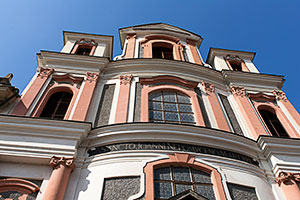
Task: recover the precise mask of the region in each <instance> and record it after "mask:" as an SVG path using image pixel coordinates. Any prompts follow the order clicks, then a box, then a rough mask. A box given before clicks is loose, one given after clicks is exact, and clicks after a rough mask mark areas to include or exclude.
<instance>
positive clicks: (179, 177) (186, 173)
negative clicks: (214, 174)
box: [174, 167, 191, 182]
mask: <svg viewBox="0 0 300 200" xmlns="http://www.w3.org/2000/svg"><path fill="white" fill-rule="evenodd" d="M174 180H175V181H185V182H191V175H190V169H189V168H186V167H174Z"/></svg>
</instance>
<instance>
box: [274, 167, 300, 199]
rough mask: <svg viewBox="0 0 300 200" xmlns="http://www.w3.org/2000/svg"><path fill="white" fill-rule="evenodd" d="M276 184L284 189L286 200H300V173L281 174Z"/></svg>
mask: <svg viewBox="0 0 300 200" xmlns="http://www.w3.org/2000/svg"><path fill="white" fill-rule="evenodd" d="M276 183H277V184H278V185H279V187H280V188H281V189H282V191H283V193H284V195H285V197H286V199H288V200H298V199H300V188H299V186H298V185H299V183H300V173H292V172H280V173H279V174H278V176H277V178H276Z"/></svg>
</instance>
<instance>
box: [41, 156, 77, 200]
mask: <svg viewBox="0 0 300 200" xmlns="http://www.w3.org/2000/svg"><path fill="white" fill-rule="evenodd" d="M50 166H51V167H52V168H53V171H52V174H51V177H50V180H49V182H48V186H47V188H46V191H45V193H44V195H43V198H42V199H43V200H63V199H64V195H65V191H66V189H67V185H68V182H69V177H70V174H71V172H72V170H73V169H74V167H75V165H74V158H65V157H56V156H53V157H52V158H51V160H50Z"/></svg>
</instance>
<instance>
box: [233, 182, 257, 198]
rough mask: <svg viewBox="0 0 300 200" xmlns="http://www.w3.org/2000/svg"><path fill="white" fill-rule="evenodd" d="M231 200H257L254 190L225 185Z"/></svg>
mask: <svg viewBox="0 0 300 200" xmlns="http://www.w3.org/2000/svg"><path fill="white" fill-rule="evenodd" d="M227 186H228V189H229V192H230V196H231V199H232V200H258V197H257V195H256V192H255V188H252V187H246V186H242V185H237V184H232V183H227Z"/></svg>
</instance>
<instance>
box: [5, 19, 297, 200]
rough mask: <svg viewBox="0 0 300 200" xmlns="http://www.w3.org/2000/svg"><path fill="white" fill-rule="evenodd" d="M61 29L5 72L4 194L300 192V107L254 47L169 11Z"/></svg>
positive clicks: (73, 199)
mask: <svg viewBox="0 0 300 200" xmlns="http://www.w3.org/2000/svg"><path fill="white" fill-rule="evenodd" d="M119 34H120V42H121V47H122V49H123V53H122V55H119V56H116V57H115V58H112V56H113V55H112V52H113V37H112V36H104V35H96V34H86V33H77V32H63V37H64V47H63V48H62V50H61V51H60V52H54V51H41V52H40V53H38V54H37V60H38V67H37V70H36V74H35V75H34V76H33V78H32V80H31V81H30V83H29V84H28V85H27V87H26V88H25V90H24V91H23V92H22V94H21V95H18V90H17V89H16V88H14V87H13V86H11V84H10V80H11V78H12V75H8V76H6V77H3V78H0V89H1V90H0V112H1V115H0V127H1V129H0V132H1V133H0V134H1V137H0V143H1V146H0V199H1V200H2V199H3V200H5V199H13V200H17V199H19V200H21V199H22V200H34V199H37V200H63V199H65V200H87V199H93V200H127V199H128V200H141V199H145V200H154V199H155V200H166V199H174V200H175V199H208V200H225V199H228V200H230V199H232V200H245V199H249V200H250V199H251V200H256V199H257V200H258V199H259V200H284V199H286V200H296V199H300V188H299V186H300V164H299V163H300V154H299V152H300V140H299V138H300V116H299V114H298V112H297V111H296V109H295V108H294V107H293V106H292V104H291V103H290V102H289V100H288V99H287V97H286V95H285V93H284V92H283V91H282V86H283V84H284V77H283V76H278V75H271V74H263V73H260V72H259V70H258V68H257V67H256V66H255V64H254V63H253V60H254V57H255V53H254V52H245V51H237V50H228V49H219V48H211V49H210V50H209V53H208V56H207V59H206V61H204V59H203V58H202V56H201V54H200V52H199V47H200V45H201V42H202V37H201V36H199V35H197V34H195V33H192V32H190V31H187V30H184V29H181V28H178V27H175V26H171V25H168V24H164V23H154V24H145V25H139V26H132V27H126V28H121V29H119Z"/></svg>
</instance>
